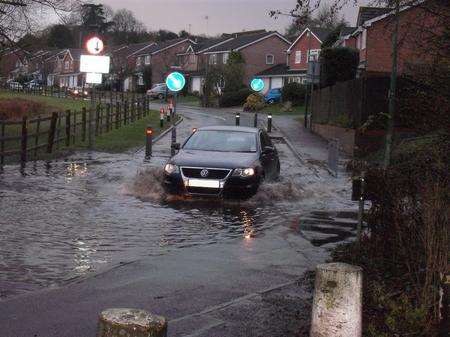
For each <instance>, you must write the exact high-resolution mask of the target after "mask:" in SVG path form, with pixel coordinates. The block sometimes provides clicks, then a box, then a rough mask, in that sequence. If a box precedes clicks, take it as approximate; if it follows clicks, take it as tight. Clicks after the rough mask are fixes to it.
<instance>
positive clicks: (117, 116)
mask: <svg viewBox="0 0 450 337" xmlns="http://www.w3.org/2000/svg"><path fill="white" fill-rule="evenodd" d="M119 123H120V102H117V101H116V129H118V128H119Z"/></svg>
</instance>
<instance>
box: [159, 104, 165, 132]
mask: <svg viewBox="0 0 450 337" xmlns="http://www.w3.org/2000/svg"><path fill="white" fill-rule="evenodd" d="M159 126H160V127H161V129H162V128H163V127H164V108H161V109H160V110H159Z"/></svg>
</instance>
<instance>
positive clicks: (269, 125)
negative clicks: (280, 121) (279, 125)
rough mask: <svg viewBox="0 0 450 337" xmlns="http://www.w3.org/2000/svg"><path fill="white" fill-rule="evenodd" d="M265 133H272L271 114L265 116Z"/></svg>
mask: <svg viewBox="0 0 450 337" xmlns="http://www.w3.org/2000/svg"><path fill="white" fill-rule="evenodd" d="M267 132H269V133H270V132H272V114H269V115H268V116H267Z"/></svg>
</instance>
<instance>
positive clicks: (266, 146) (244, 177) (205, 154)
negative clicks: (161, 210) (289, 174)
mask: <svg viewBox="0 0 450 337" xmlns="http://www.w3.org/2000/svg"><path fill="white" fill-rule="evenodd" d="M174 148H175V149H176V150H179V152H178V153H177V154H176V155H174V156H173V157H171V158H170V159H169V161H168V162H167V163H166V165H165V166H164V179H163V187H164V188H165V190H166V191H167V192H168V193H169V194H180V195H189V196H196V195H203V196H205V195H206V196H215V197H250V196H252V195H253V194H255V193H256V192H257V190H258V188H259V186H260V184H261V182H262V181H263V180H264V179H276V178H278V176H279V174H280V160H279V158H278V152H277V150H276V148H275V146H274V145H273V144H272V142H271V140H270V138H269V136H268V135H267V133H266V132H265V131H264V130H261V129H257V128H250V127H238V126H208V127H202V128H199V129H198V130H196V131H195V132H193V133H192V134H191V136H190V137H189V138H188V139H187V140H186V141H185V143H184V144H183V146H180V144H174Z"/></svg>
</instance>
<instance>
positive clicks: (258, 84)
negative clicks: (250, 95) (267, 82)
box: [250, 78, 264, 92]
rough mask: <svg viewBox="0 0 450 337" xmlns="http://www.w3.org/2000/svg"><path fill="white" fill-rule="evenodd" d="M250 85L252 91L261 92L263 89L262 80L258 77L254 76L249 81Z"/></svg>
mask: <svg viewBox="0 0 450 337" xmlns="http://www.w3.org/2000/svg"><path fill="white" fill-rule="evenodd" d="M250 87H251V88H252V90H253V91H256V92H261V91H263V90H264V81H263V80H262V79H260V78H254V79H253V80H252V81H251V82H250Z"/></svg>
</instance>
